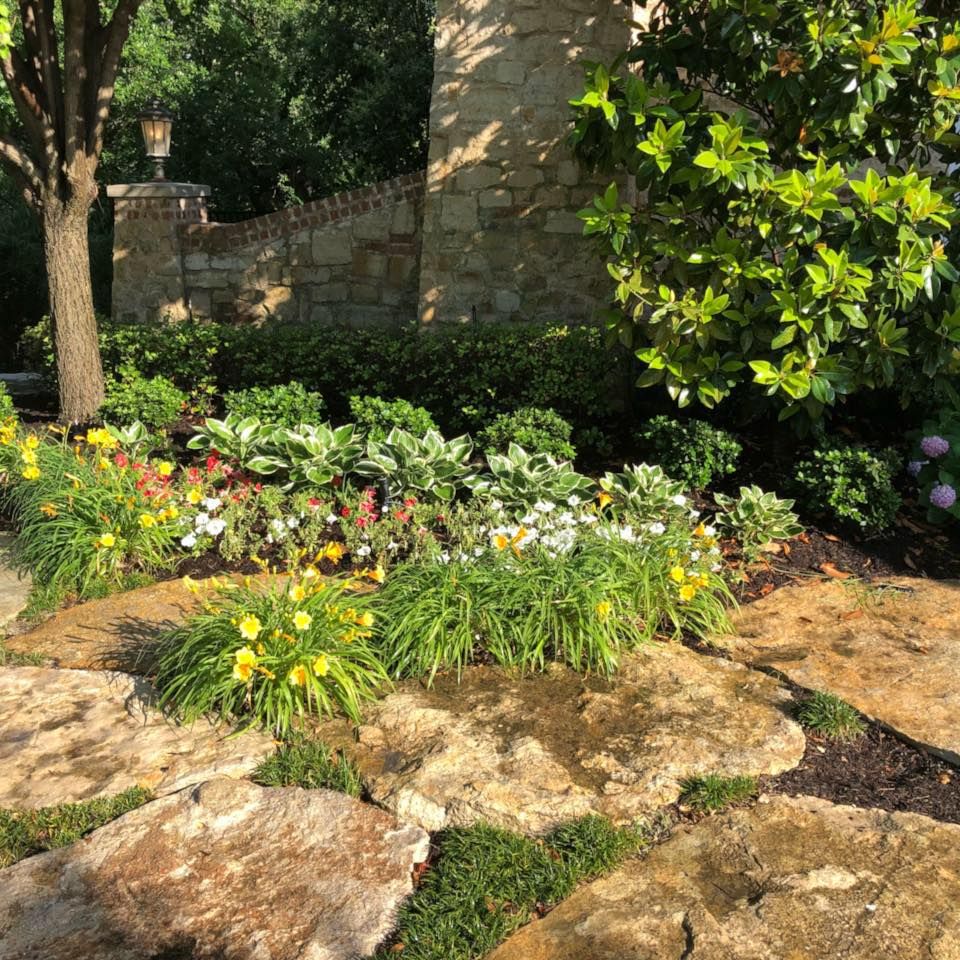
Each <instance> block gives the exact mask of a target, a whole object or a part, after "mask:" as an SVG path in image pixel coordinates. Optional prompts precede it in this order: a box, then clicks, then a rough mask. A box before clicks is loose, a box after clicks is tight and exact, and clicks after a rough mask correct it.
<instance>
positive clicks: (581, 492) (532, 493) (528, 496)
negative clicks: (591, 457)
mask: <svg viewBox="0 0 960 960" xmlns="http://www.w3.org/2000/svg"><path fill="white" fill-rule="evenodd" d="M487 465H488V466H489V468H490V474H489V475H488V476H484V477H480V478H478V479H477V480H476V481H475V482H474V483H473V485H472V486H473V490H474V492H475V493H477V494H478V495H480V496H483V497H486V498H487V499H489V500H493V501H497V502H499V503H501V504H502V505H503V506H504V507H505V508H506V509H507V510H511V511H515V512H517V513H518V514H519V513H524V512H526V511H527V510H529V509H530V508H531V507H533V506H534V504H536V503H538V502H547V503H567V502H580V501H582V500H584V499H589V498H590V497H591V496H592V495H593V491H594V484H593V481H592V480H591V479H590V478H589V477H585V476H584V475H583V474H581V473H577V471H576V470H574V469H573V467H572V466H571V465H570V464H569V463H564V462H560V461H557V460H554V458H553V457H551V456H550V455H549V454H547V453H527V451H526V450H524V449H523V447H521V446H520V445H519V444H516V443H511V444H510V446H509V448H508V449H507V452H506V453H505V454H491V455H490V456H489V457H487Z"/></svg>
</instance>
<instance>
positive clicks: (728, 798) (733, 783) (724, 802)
mask: <svg viewBox="0 0 960 960" xmlns="http://www.w3.org/2000/svg"><path fill="white" fill-rule="evenodd" d="M681 787H682V792H681V794H680V802H681V803H682V804H684V805H686V806H688V807H691V808H692V809H694V810H695V811H696V812H697V813H719V811H721V810H723V809H724V808H725V807H729V806H730V805H731V804H733V803H743V802H744V801H745V800H750V799H751V798H752V797H755V796H756V795H757V778H756V777H743V776H741V777H722V776H720V775H719V774H715V773H711V774H708V775H707V776H705V777H694V778H693V779H690V780H684V781H683V783H682V784H681Z"/></svg>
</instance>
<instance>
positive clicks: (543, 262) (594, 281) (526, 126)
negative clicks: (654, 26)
mask: <svg viewBox="0 0 960 960" xmlns="http://www.w3.org/2000/svg"><path fill="white" fill-rule="evenodd" d="M630 14H631V5H630V4H624V3H611V2H610V0H439V3H438V5H437V31H436V58H435V74H434V87H433V100H432V104H431V108H430V154H429V167H428V170H427V196H426V204H425V210H424V224H423V229H424V239H423V254H422V262H421V282H420V315H421V321H422V322H423V323H425V324H427V323H430V322H432V321H433V320H441V321H442V320H464V319H468V318H470V317H471V316H472V314H473V312H474V310H475V311H476V314H477V316H478V317H479V319H481V320H485V319H491V320H505V319H529V320H538V321H548V322H549V321H558V322H562V321H567V322H588V321H590V320H591V319H592V318H593V315H594V312H595V310H596V308H597V307H598V306H600V305H602V304H603V303H604V302H606V300H607V297H608V295H609V278H608V277H607V274H606V271H605V269H604V266H603V264H601V263H599V262H598V260H597V258H596V256H595V255H594V254H593V253H592V251H591V250H590V248H589V245H588V244H587V243H586V242H585V241H584V240H583V239H582V237H581V234H582V230H583V224H582V222H581V221H580V220H578V219H577V217H576V212H577V210H579V209H581V208H583V207H585V206H587V205H589V203H590V201H591V200H592V198H593V196H594V195H595V194H596V193H597V192H599V191H601V190H602V189H603V187H604V186H605V183H604V182H602V181H601V180H596V179H594V180H591V179H589V178H587V177H585V176H584V174H583V173H582V171H581V170H580V169H579V168H578V166H577V164H576V162H575V161H574V159H573V156H572V154H571V151H570V149H569V147H568V146H567V142H566V141H567V136H568V134H569V132H570V130H571V122H570V121H571V110H570V107H569V106H568V104H567V100H568V98H570V97H572V96H574V95H576V94H577V93H578V92H579V91H580V90H582V85H583V61H584V60H601V61H604V62H608V63H609V62H610V61H612V60H613V59H614V57H616V56H617V54H619V53H621V52H622V51H623V50H624V49H625V48H626V47H628V46H629V44H630V39H631V27H630V26H629V23H628V18H629V17H630Z"/></svg>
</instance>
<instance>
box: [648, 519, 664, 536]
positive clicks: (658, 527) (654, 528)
mask: <svg viewBox="0 0 960 960" xmlns="http://www.w3.org/2000/svg"><path fill="white" fill-rule="evenodd" d="M647 531H648V532H649V533H652V534H653V535H654V536H655V537H659V536H660V534H661V533H666V532H667V528H666V527H665V526H664V525H663V524H662V523H661V522H660V521H659V520H658V521H657V522H656V523H651V524H650V526H649V527H647Z"/></svg>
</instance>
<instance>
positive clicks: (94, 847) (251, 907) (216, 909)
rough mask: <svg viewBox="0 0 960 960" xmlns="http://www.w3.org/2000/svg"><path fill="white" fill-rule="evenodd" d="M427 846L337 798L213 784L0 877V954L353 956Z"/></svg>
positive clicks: (406, 890)
mask: <svg viewBox="0 0 960 960" xmlns="http://www.w3.org/2000/svg"><path fill="white" fill-rule="evenodd" d="M428 849H429V839H428V837H427V835H426V834H425V833H424V832H423V831H422V830H420V829H418V828H417V827H413V826H409V825H408V826H401V825H399V824H398V823H397V822H396V821H395V820H394V819H393V818H392V817H391V816H389V815H388V814H385V813H383V812H382V811H380V810H377V809H376V808H374V807H371V806H369V805H366V804H363V803H360V802H359V801H357V800H353V799H352V798H350V797H347V796H345V795H344V794H339V793H333V792H331V791H327V790H315V791H308V790H301V789H299V788H297V787H290V788H285V789H266V788H264V787H257V786H254V785H253V784H252V783H247V782H243V781H231V780H225V779H216V780H212V781H209V782H207V783H204V784H202V785H200V786H197V787H193V788H191V789H188V790H184V791H182V792H180V793H177V794H174V795H173V796H169V797H165V798H164V799H162V800H156V801H154V802H153V803H148V804H147V805H146V806H145V807H141V808H140V809H138V810H135V811H133V812H132V813H129V814H127V815H126V816H124V817H121V818H120V819H119V820H115V821H114V822H113V823H111V824H108V825H107V826H105V827H103V828H101V829H100V830H97V831H95V832H94V833H92V834H91V835H90V836H89V837H87V838H86V839H85V840H81V841H80V842H79V843H76V844H74V845H73V846H70V847H66V848H64V849H62V850H53V851H51V852H49V853H44V854H41V855H39V856H36V857H31V858H30V859H28V860H24V861H22V862H21V863H18V864H15V865H14V866H12V867H8V868H7V869H6V870H3V871H2V872H0V887H2V889H3V897H2V898H0V960H80V958H90V960H93V958H96V960H145V958H149V957H166V958H175V957H176V958H187V957H190V958H193V960H201V958H209V960H215V958H216V960H219V958H228V957H229V958H230V960H294V958H296V960H353V958H356V957H359V956H364V955H368V954H370V953H372V952H373V950H374V949H375V947H376V946H377V944H378V943H379V942H380V941H381V940H382V939H383V938H384V937H385V936H386V935H387V934H388V933H389V932H390V930H391V928H392V927H393V924H394V918H395V916H396V911H397V908H398V906H399V905H400V903H401V902H402V901H403V900H404V898H406V897H407V896H408V895H409V894H410V893H411V892H412V889H413V882H412V877H411V873H412V870H413V867H414V865H415V864H416V863H418V862H421V861H423V860H425V859H426V857H427V852H428Z"/></svg>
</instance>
